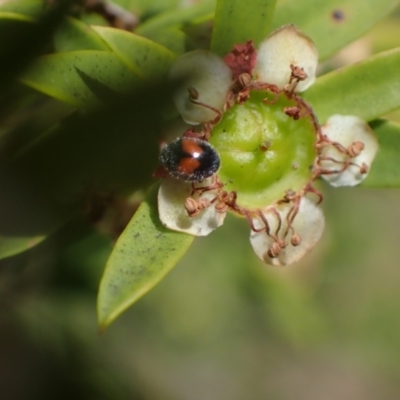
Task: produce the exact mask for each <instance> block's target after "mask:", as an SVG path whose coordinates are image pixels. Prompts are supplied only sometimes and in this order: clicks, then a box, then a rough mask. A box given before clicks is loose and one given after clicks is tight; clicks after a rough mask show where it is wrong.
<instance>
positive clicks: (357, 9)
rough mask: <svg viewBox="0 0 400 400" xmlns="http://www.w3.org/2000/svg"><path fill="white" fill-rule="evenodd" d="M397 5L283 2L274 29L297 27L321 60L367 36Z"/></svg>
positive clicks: (386, 1) (382, 0)
mask: <svg viewBox="0 0 400 400" xmlns="http://www.w3.org/2000/svg"><path fill="white" fill-rule="evenodd" d="M398 4H399V1H398V0H369V1H368V2H366V1H365V0H352V1H349V0H330V1H326V0H302V1H299V0H280V1H279V2H278V5H277V7H276V13H275V17H274V21H273V28H274V29H276V28H278V27H280V26H282V25H284V24H289V23H290V24H295V25H296V26H297V27H298V28H299V29H301V30H302V31H303V32H304V33H306V34H307V35H309V36H310V37H311V39H313V40H314V42H315V44H316V46H317V48H318V51H319V57H320V59H321V60H322V59H325V58H327V57H329V56H330V55H332V54H333V53H334V52H336V51H338V50H340V49H341V48H342V47H344V46H345V45H346V44H348V43H350V42H352V41H353V40H355V39H357V38H359V37H361V36H362V35H363V34H365V33H366V32H368V31H369V30H370V29H371V27H372V26H373V25H374V24H376V23H377V22H378V21H380V20H381V19H382V18H384V17H385V16H386V15H388V14H389V13H390V12H391V11H392V10H394V8H395V7H397V6H398Z"/></svg>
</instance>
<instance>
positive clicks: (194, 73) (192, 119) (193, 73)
mask: <svg viewBox="0 0 400 400" xmlns="http://www.w3.org/2000/svg"><path fill="white" fill-rule="evenodd" d="M169 77H170V79H173V80H176V81H178V80H179V79H183V80H184V84H182V85H181V86H179V89H178V90H177V91H176V92H175V94H174V98H173V99H174V103H175V106H176V108H177V110H178V112H179V113H180V114H181V116H182V118H183V119H184V120H185V121H186V122H187V123H188V124H191V125H197V124H200V123H202V122H208V121H210V120H212V119H214V118H215V117H216V116H217V114H216V112H215V111H213V110H212V109H210V108H206V107H204V106H202V105H198V104H196V103H195V102H194V101H193V100H195V101H196V102H198V103H201V104H206V105H207V106H209V107H213V108H215V109H216V110H218V111H219V112H222V110H223V107H224V104H225V102H226V95H227V93H228V90H229V87H230V86H231V84H232V73H231V70H230V69H229V67H228V66H227V65H226V64H225V63H224V61H223V60H222V59H221V58H220V57H218V56H217V55H216V54H214V53H212V52H211V51H208V50H195V51H191V52H189V53H186V54H184V55H182V56H181V57H179V58H178V59H177V60H176V61H175V62H174V64H173V65H172V67H171V70H170V73H169ZM210 88H212V89H211V90H210ZM193 96H194V97H196V98H193Z"/></svg>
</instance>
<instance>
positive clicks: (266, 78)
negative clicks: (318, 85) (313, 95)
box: [254, 25, 318, 92]
mask: <svg viewBox="0 0 400 400" xmlns="http://www.w3.org/2000/svg"><path fill="white" fill-rule="evenodd" d="M290 65H294V66H298V67H300V68H302V69H303V70H304V72H305V73H306V74H307V77H306V78H305V79H304V80H303V81H301V82H299V83H298V85H297V86H296V89H295V90H296V91H297V92H302V91H304V90H306V89H307V88H308V87H310V86H311V85H312V84H313V83H314V81H315V74H316V71H317V65H318V51H317V49H316V47H315V45H314V43H313V41H312V40H311V39H310V38H309V37H308V36H306V35H304V34H303V33H302V32H300V31H299V30H298V29H297V28H296V27H295V26H294V25H285V26H283V27H281V28H279V29H277V30H276V31H274V32H272V33H271V34H270V35H269V36H268V37H267V38H266V39H264V40H263V41H262V42H261V44H260V46H259V47H258V52H257V63H256V66H255V68H254V74H255V76H256V78H257V79H258V80H260V81H262V82H268V83H273V84H275V85H276V86H278V88H279V89H283V88H284V87H285V85H287V84H288V82H289V80H290V75H291V69H290Z"/></svg>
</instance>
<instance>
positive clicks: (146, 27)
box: [135, 0, 215, 37]
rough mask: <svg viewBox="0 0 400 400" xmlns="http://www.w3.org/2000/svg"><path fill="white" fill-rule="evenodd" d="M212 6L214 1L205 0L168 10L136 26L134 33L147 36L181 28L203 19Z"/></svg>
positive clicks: (210, 12) (212, 9)
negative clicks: (167, 29) (164, 30)
mask: <svg viewBox="0 0 400 400" xmlns="http://www.w3.org/2000/svg"><path fill="white" fill-rule="evenodd" d="M214 8H215V1H210V0H205V1H201V2H199V3H197V4H195V5H193V6H191V7H186V8H182V9H174V10H169V11H166V12H163V13H161V14H159V15H157V16H155V17H153V18H150V19H149V20H147V21H146V22H144V23H143V24H141V25H140V26H138V27H137V29H136V30H135V33H137V34H138V35H142V36H145V37H147V36H148V35H152V34H153V33H154V32H157V31H160V30H163V29H166V28H172V27H179V28H181V27H183V26H185V25H188V24H191V23H194V22H196V21H198V20H199V19H203V18H205V17H206V16H210V14H211V15H212V14H213V12H214Z"/></svg>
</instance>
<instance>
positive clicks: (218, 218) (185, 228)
mask: <svg viewBox="0 0 400 400" xmlns="http://www.w3.org/2000/svg"><path fill="white" fill-rule="evenodd" d="M210 182H211V178H209V179H206V180H204V181H203V182H202V183H201V186H207V184H208V183H210ZM191 190H192V186H191V184H190V183H188V182H184V181H180V180H178V179H173V178H165V179H163V181H162V182H161V186H160V189H159V191H158V213H159V216H160V220H161V222H162V224H163V225H164V226H165V227H167V228H169V229H172V230H174V231H179V232H185V233H189V234H190V235H194V236H206V235H208V234H209V233H211V232H212V231H213V230H214V229H216V228H218V227H219V226H221V225H222V224H223V222H224V219H225V215H226V213H219V212H217V211H216V210H215V207H214V206H213V205H211V206H210V207H207V208H206V209H204V210H202V211H201V212H200V214H198V215H196V216H194V217H189V216H188V214H187V211H186V209H185V207H184V204H185V200H186V199H187V198H188V197H189V196H190V193H191ZM214 196H215V192H214V191H209V192H205V193H204V194H203V195H202V196H201V197H202V198H206V199H208V200H211V199H212V198H213V197H214Z"/></svg>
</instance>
